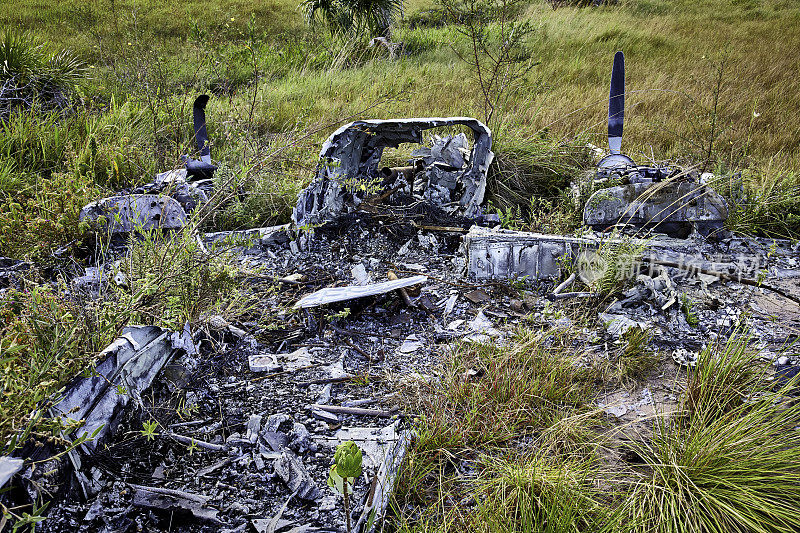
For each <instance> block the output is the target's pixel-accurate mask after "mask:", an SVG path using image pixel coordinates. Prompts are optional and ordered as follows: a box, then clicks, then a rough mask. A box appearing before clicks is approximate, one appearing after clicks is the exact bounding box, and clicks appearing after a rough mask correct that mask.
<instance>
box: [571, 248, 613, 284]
mask: <svg viewBox="0 0 800 533" xmlns="http://www.w3.org/2000/svg"><path fill="white" fill-rule="evenodd" d="M575 270H576V271H577V273H578V278H580V280H581V281H582V282H584V283H585V284H586V285H587V286H589V287H592V286H594V285H595V283H597V282H598V281H599V280H601V279H602V278H603V276H605V274H606V272H607V271H608V261H606V260H605V258H604V257H603V256H601V255H600V254H598V253H597V252H594V251H592V250H588V251H583V252H581V253H580V254H579V255H578V257H577V259H576V261H575Z"/></svg>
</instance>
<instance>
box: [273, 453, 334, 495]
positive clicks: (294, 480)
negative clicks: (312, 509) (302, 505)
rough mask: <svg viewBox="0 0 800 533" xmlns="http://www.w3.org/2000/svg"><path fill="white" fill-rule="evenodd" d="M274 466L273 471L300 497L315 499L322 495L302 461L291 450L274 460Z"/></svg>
mask: <svg viewBox="0 0 800 533" xmlns="http://www.w3.org/2000/svg"><path fill="white" fill-rule="evenodd" d="M274 466H275V473H276V474H278V475H279V476H280V478H281V479H282V480H283V482H284V483H286V486H287V487H289V490H291V491H292V492H295V493H297V496H298V497H300V498H301V499H303V500H312V501H316V500H319V499H320V498H321V497H322V493H321V492H320V490H319V487H317V485H316V483H314V480H313V479H312V478H311V476H310V475H309V474H308V471H307V470H306V469H305V467H304V466H303V463H301V462H300V460H299V459H298V458H297V456H296V455H295V454H293V453H292V452H290V451H288V450H286V451H284V452H283V453H282V454H281V456H280V458H279V459H277V460H276V461H275V464H274Z"/></svg>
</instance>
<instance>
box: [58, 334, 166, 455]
mask: <svg viewBox="0 0 800 533" xmlns="http://www.w3.org/2000/svg"><path fill="white" fill-rule="evenodd" d="M173 336H174V335H173V334H172V333H171V332H169V331H166V330H162V329H161V328H158V327H156V326H127V327H126V328H125V329H124V330H123V335H122V336H121V337H119V338H118V339H116V340H115V341H114V342H113V343H111V345H109V346H108V347H107V348H106V349H105V350H103V352H101V354H100V358H101V362H100V363H98V364H97V366H96V367H95V369H94V372H92V374H91V375H88V376H79V377H78V378H76V379H75V380H74V381H73V382H72V383H70V384H69V385H68V386H67V388H66V391H65V393H64V397H63V399H62V400H61V401H60V402H59V403H58V404H56V405H55V406H54V407H53V410H54V411H55V412H56V413H58V414H60V415H61V416H63V417H68V418H71V419H73V420H84V424H83V426H81V427H80V428H79V429H77V430H76V431H75V435H76V436H79V435H84V434H88V435H92V434H93V433H94V432H95V431H96V432H97V434H96V438H95V439H89V440H87V441H86V442H84V443H83V447H84V449H86V450H88V451H92V450H94V448H95V447H96V446H97V445H98V444H99V443H100V442H102V440H103V439H104V438H106V437H107V436H108V434H109V433H110V432H111V431H112V429H113V426H114V423H115V422H116V421H117V420H118V418H119V415H120V414H121V413H122V411H123V410H124V409H125V407H126V406H127V405H128V403H129V402H130V400H131V399H132V398H133V399H138V398H139V395H140V394H141V393H142V392H143V391H144V390H145V389H147V388H148V387H150V385H151V384H152V382H153V380H154V379H155V377H156V375H157V374H158V372H159V371H160V370H161V368H162V367H163V366H164V365H165V364H166V363H167V361H168V360H169V358H170V357H171V356H172V354H173V353H174V350H175V346H174V344H175V342H176V341H175V339H173V338H172V337H173Z"/></svg>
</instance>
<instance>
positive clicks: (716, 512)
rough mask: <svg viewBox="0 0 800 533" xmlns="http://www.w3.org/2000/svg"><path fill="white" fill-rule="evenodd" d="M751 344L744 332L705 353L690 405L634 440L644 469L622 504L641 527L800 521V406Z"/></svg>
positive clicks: (667, 530) (771, 525) (755, 527)
mask: <svg viewBox="0 0 800 533" xmlns="http://www.w3.org/2000/svg"><path fill="white" fill-rule="evenodd" d="M750 343H751V341H750V339H749V338H748V337H746V336H742V335H735V336H733V337H732V338H731V339H730V340H729V341H728V343H727V344H726V345H725V347H724V348H723V349H722V350H717V351H715V350H713V349H709V350H706V351H705V352H704V354H703V356H701V358H700V361H699V364H698V367H697V369H696V370H695V371H694V375H693V376H692V377H690V385H689V389H688V391H687V396H686V398H685V405H686V407H687V412H686V413H685V414H684V415H675V416H673V417H672V418H669V419H667V418H663V419H659V420H658V421H657V422H656V423H655V427H654V433H653V436H652V437H651V438H650V439H648V440H644V441H641V442H639V443H638V444H637V445H635V448H636V452H637V453H638V455H639V456H640V457H641V458H642V461H643V465H644V468H643V469H642V470H640V471H639V472H638V480H637V481H636V482H635V483H634V484H633V486H632V490H631V492H630V494H629V495H628V497H627V499H626V501H625V503H624V505H623V508H624V509H625V512H626V513H627V516H628V517H629V518H630V519H631V520H633V521H634V522H635V523H636V524H637V527H636V528H634V529H633V530H634V531H652V532H656V533H661V532H664V533H673V532H679V531H681V532H682V531H697V532H700V533H705V532H709V533H711V532H713V533H717V532H719V533H722V532H731V531H734V532H745V531H747V532H758V533H760V532H765V533H766V532H774V531H797V530H798V528H800V516H798V515H797V513H796V512H795V509H796V508H797V506H798V505H799V504H800V463H799V462H798V461H797V457H798V456H800V455H799V454H800V434H799V433H798V432H797V430H796V428H797V426H798V424H800V405H796V404H795V405H792V404H790V403H785V402H783V401H781V394H777V395H776V394H773V393H771V389H770V384H769V383H767V382H766V381H765V380H764V379H763V375H762V374H760V372H761V371H763V370H761V371H760V370H759V369H757V367H754V364H753V362H752V359H753V353H754V350H753V349H752V347H751V344H750ZM762 366H763V365H762ZM759 378H761V379H759ZM787 390H788V389H787V388H784V390H783V391H781V392H783V393H786V392H787Z"/></svg>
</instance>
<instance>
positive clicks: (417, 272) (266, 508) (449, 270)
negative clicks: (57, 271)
mask: <svg viewBox="0 0 800 533" xmlns="http://www.w3.org/2000/svg"><path fill="white" fill-rule="evenodd" d="M612 92H613V87H612ZM613 99H614V98H613V97H612V100H613ZM203 107H204V106H203ZM203 121H204V117H203ZM436 128H445V129H447V128H450V129H453V128H462V129H466V130H467V131H466V132H464V131H462V132H460V133H454V132H450V131H448V133H446V134H443V135H441V136H428V137H427V138H426V132H428V130H433V129H436ZM610 132H611V129H610ZM612 138H613V137H612ZM407 143H416V144H421V145H424V146H422V147H420V148H418V149H417V150H415V151H413V152H411V155H410V160H409V161H407V162H405V163H404V164H402V165H400V166H388V165H385V166H383V165H382V164H381V162H382V159H384V156H385V150H386V149H387V148H398V147H400V146H401V145H404V144H407ZM203 146H205V143H201V146H200V147H201V149H202V147H203ZM613 152H614V145H613V144H612V156H616V155H621V154H615V153H613ZM492 157H493V154H492V151H491V133H490V132H489V130H488V129H487V128H486V127H485V126H484V125H483V124H481V123H480V122H479V121H477V120H474V119H469V118H463V117H456V118H428V119H409V120H389V121H380V120H365V121H357V122H354V123H352V124H349V125H347V126H344V127H342V128H341V129H339V130H337V131H336V132H335V133H334V134H333V135H332V136H331V137H330V138H329V139H328V141H327V142H326V143H325V145H324V146H323V149H322V152H321V154H320V165H319V167H318V170H317V174H316V176H315V178H314V181H313V182H312V183H311V185H309V187H308V188H307V189H306V190H304V191H303V192H302V193H301V194H300V196H299V198H298V202H297V207H296V208H295V210H294V214H293V224H291V225H285V226H277V227H272V228H261V229H256V230H248V231H244V232H226V233H214V234H206V235H204V236H202V239H203V241H204V245H205V246H206V247H207V248H208V250H209V251H210V252H213V251H214V250H215V249H220V248H226V249H229V248H231V247H233V249H235V250H236V252H237V253H236V256H235V263H236V264H235V266H236V267H237V269H238V271H239V272H240V273H241V276H242V279H243V283H245V284H246V285H247V286H248V287H249V288H250V290H251V291H252V294H253V295H255V296H256V300H257V302H258V303H257V308H256V310H255V311H254V313H252V315H253V316H258V317H260V318H259V319H258V320H252V321H244V322H241V323H229V322H227V321H226V320H225V319H224V318H223V317H221V316H216V315H210V316H206V317H205V318H204V320H202V322H201V323H200V324H197V325H195V326H194V327H189V325H187V327H185V328H184V329H183V330H181V331H167V330H163V329H161V328H156V327H152V326H146V327H142V326H129V327H128V328H126V330H125V331H124V332H123V335H122V336H121V337H120V338H119V339H117V341H115V342H114V343H112V345H111V346H109V347H108V348H107V349H106V350H105V351H104V353H103V354H102V357H101V361H100V363H98V366H97V372H96V375H92V376H76V378H75V380H74V381H73V382H72V383H71V384H70V386H69V387H68V388H67V390H66V393H65V395H64V398H63V400H62V401H61V402H60V403H58V404H57V406H56V409H57V410H58V412H60V413H61V415H62V416H69V417H72V418H76V417H77V418H80V419H82V420H84V421H85V422H84V425H83V427H82V428H80V429H79V430H76V432H75V433H74V434H72V435H65V438H66V439H69V440H73V441H74V440H76V439H78V440H80V439H83V438H86V437H89V436H91V438H88V439H86V440H85V441H83V440H81V441H80V442H81V444H80V446H78V447H77V448H76V449H75V450H73V451H71V452H70V453H68V454H66V456H62V457H59V456H57V452H58V450H59V448H58V444H56V443H54V444H52V445H51V446H46V447H44V448H37V449H35V450H31V449H28V450H26V451H25V452H24V453H23V455H22V457H14V458H3V460H2V463H0V465H2V468H0V473H2V477H0V481H1V482H3V483H8V485H9V486H10V487H13V488H12V489H11V490H10V491H8V492H6V493H5V494H3V496H2V497H3V498H4V499H5V501H9V502H10V501H15V502H31V501H37V500H39V499H48V500H50V501H51V503H50V506H49V509H48V519H47V520H46V521H44V522H43V523H42V524H40V525H39V526H38V528H39V529H40V530H42V531H47V532H66V531H77V530H87V531H102V532H105V533H111V532H126V531H164V532H166V531H178V532H180V531H185V532H190V531H214V532H245V531H257V532H294V533H301V532H311V531H345V530H346V525H345V524H347V523H348V516H345V510H344V508H343V506H342V499H341V497H339V496H337V494H336V492H334V491H333V490H331V488H329V487H328V484H327V480H328V478H329V473H330V468H331V461H332V458H333V457H334V451H335V449H336V447H337V446H338V445H339V444H342V443H344V442H347V441H353V442H355V443H356V444H357V445H358V447H359V448H360V449H361V450H362V452H363V472H362V473H361V474H359V475H358V477H356V478H355V479H354V481H353V483H352V496H351V498H350V500H349V501H350V502H351V505H350V507H349V508H348V510H347V514H348V515H349V521H350V522H352V525H353V528H354V531H358V532H359V533H366V532H369V531H375V530H378V529H380V527H382V524H383V520H384V518H385V516H386V515H387V512H388V510H389V508H390V500H391V495H392V492H393V490H394V489H395V488H396V483H397V479H398V474H399V472H400V471H401V469H402V465H403V461H404V459H405V457H406V456H407V454H408V452H409V450H410V449H411V447H412V446H413V443H414V425H413V420H412V418H413V415H414V413H413V410H412V409H413V408H412V407H411V405H410V403H409V401H408V398H409V397H410V395H411V392H413V390H414V389H415V387H416V384H418V383H419V382H420V380H423V381H431V380H436V379H437V375H438V373H439V371H440V367H439V365H440V363H441V356H442V354H443V353H444V352H446V351H447V350H450V349H452V347H453V346H456V345H457V344H459V343H494V344H500V345H502V344H503V343H506V342H509V339H510V336H511V333H510V332H511V331H512V330H513V329H514V328H516V327H519V326H524V327H527V328H537V329H541V330H557V329H564V328H575V329H577V330H580V331H581V332H582V333H581V335H582V337H583V340H582V342H583V343H584V344H585V345H586V346H588V347H590V348H591V349H589V350H587V351H586V353H587V354H589V355H587V360H586V361H585V364H586V365H590V364H592V361H591V360H589V359H588V358H590V357H591V358H598V359H606V360H610V361H612V360H613V359H614V357H616V356H617V355H618V353H619V351H620V348H619V346H620V343H621V342H622V340H623V339H624V338H625V336H626V335H629V333H630V332H631V331H646V332H647V333H648V342H649V343H650V344H651V347H652V349H654V350H658V351H659V352H660V353H664V354H669V355H668V356H667V358H668V360H667V361H665V364H667V365H668V366H667V367H665V368H667V370H666V371H665V373H662V376H661V377H660V381H659V380H656V381H654V382H653V383H651V385H650V386H649V387H648V388H646V389H645V390H643V391H639V393H637V396H636V397H637V398H639V397H641V399H638V400H636V401H633V400H632V401H631V403H629V404H626V403H625V402H624V401H623V402H622V403H621V404H620V403H619V402H616V403H614V405H611V404H610V403H609V402H608V399H607V398H605V399H604V398H600V397H599V398H598V407H599V408H601V409H605V410H606V412H607V413H608V416H609V417H614V418H615V419H619V420H622V421H624V422H626V423H627V422H632V421H637V420H639V419H643V417H646V415H647V409H645V407H647V406H649V407H652V409H657V408H660V407H663V406H664V405H667V404H669V403H670V402H671V401H673V400H672V399H671V398H673V397H674V390H671V389H670V388H669V387H667V386H661V385H663V383H664V382H665V379H664V378H663V376H664V375H665V374H666V375H667V376H669V375H672V376H674V375H675V374H676V373H677V372H681V371H684V370H685V369H686V368H687V367H691V366H692V365H693V364H694V362H695V361H696V359H697V353H698V352H699V351H700V350H701V349H703V347H704V345H705V344H707V343H709V342H712V341H713V340H715V339H719V340H724V339H725V338H727V337H728V336H730V335H732V334H733V333H734V332H735V331H736V330H737V328H740V327H744V326H746V327H748V328H749V329H750V331H752V332H754V333H755V334H756V335H757V336H758V338H759V340H760V342H761V343H762V345H763V348H764V349H765V351H764V353H765V354H766V356H767V357H770V358H772V359H774V363H775V365H776V378H777V379H783V378H785V377H788V376H790V375H792V371H793V370H794V369H795V368H796V366H795V364H794V363H795V362H796V361H795V359H796V355H797V354H796V353H795V352H792V344H791V342H792V340H793V339H796V338H797V332H798V327H799V326H800V313H798V309H797V307H796V304H795V303H796V302H797V301H798V294H800V287H798V280H800V277H798V276H797V275H796V273H797V272H798V269H797V267H798V264H797V262H798V255H800V254H799V253H798V252H800V250H798V247H797V245H796V244H794V245H793V244H792V243H790V242H788V241H779V240H766V239H756V238H742V237H735V236H733V235H730V234H728V233H727V232H725V231H724V229H723V224H724V219H725V217H726V216H727V211H726V210H725V206H724V200H722V198H721V197H719V198H717V197H715V196H713V194H716V193H713V190H712V189H710V188H709V187H708V186H707V185H704V184H702V183H700V182H699V181H692V178H691V177H689V178H686V179H684V178H680V179H679V180H677V181H676V180H674V179H673V178H676V177H677V176H679V175H680V174H681V172H678V173H677V174H674V173H673V172H672V170H665V171H664V172H661V171H658V172H655V171H653V172H651V174H652V175H651V176H649V177H648V172H650V171H648V170H646V169H643V168H641V167H636V166H635V165H632V163H630V162H628V161H627V160H625V159H621V158H619V157H613V158H612V161H610V162H609V160H604V162H601V165H600V166H599V168H598V172H597V177H596V180H597V181H598V182H599V183H594V184H593V186H601V187H602V186H603V184H604V183H606V184H607V185H609V187H607V188H606V189H603V188H600V189H599V190H598V191H597V192H595V194H598V193H600V192H603V191H606V193H605V194H606V196H605V197H602V198H601V199H600V200H598V201H597V202H595V204H598V203H600V201H601V200H602V201H606V200H607V201H608V202H609V204H613V205H611V206H610V207H603V208H602V209H599V208H598V207H597V205H595V204H592V205H591V206H589V205H588V204H587V212H586V215H585V217H586V218H585V222H586V226H588V228H589V229H585V230H584V231H581V232H580V233H579V234H576V235H574V236H562V235H541V234H535V233H527V232H519V231H508V230H503V229H501V228H500V227H499V220H498V218H497V217H496V216H493V215H491V214H487V213H486V212H485V211H484V209H485V192H486V179H487V171H488V167H489V165H490V163H491V161H492ZM200 161H201V162H202V164H203V165H209V166H213V165H212V164H211V162H210V158H209V159H208V161H204V160H202V159H201V160H200ZM195 163H196V162H195ZM198 164H199V163H198ZM190 166H191V165H190V164H189V162H187V169H186V172H187V174H186V175H187V176H188V175H189V174H190V173H191V170H190ZM609 169H612V170H611V171H609ZM206 171H208V172H213V170H210V169H208V168H207V169H206ZM204 172H205V171H204ZM612 174H613V176H612ZM173 177H175V178H176V179H180V178H182V176H181V175H175V176H173ZM206 179H207V178H206ZM603 179H606V180H607V182H603V181H602V180H603ZM626 179H627V182H625V183H622V182H621V181H624V180H626ZM648 179H649V181H648ZM190 181H191V180H190ZM617 182H620V183H617ZM664 183H667V184H669V183H678V184H679V185H678V186H677V188H676V189H675V190H674V191H673V192H671V193H668V194H667V193H665V192H664V191H663V190H662V191H661V192H660V193H658V194H655V193H654V194H652V195H650V196H648V195H647V194H644V193H641V192H640V193H637V194H639V196H637V197H635V198H634V199H632V200H631V199H629V198H628V197H627V196H626V195H627V194H628V193H627V192H625V193H624V194H622V193H619V194H618V192H615V189H614V187H630V186H636V187H640V188H642V187H643V188H644V189H643V190H644V191H645V193H646V192H647V191H650V188H651V187H663V184H664ZM681 184H684V185H681ZM187 186H188V185H187ZM686 187H690V188H691V189H692V191H696V192H697V191H699V192H698V194H699V195H700V196H699V197H702V198H706V199H708V198H712V200H711V203H712V204H713V205H716V206H717V208H718V209H717V210H716V211H715V212H714V213H711V211H710V210H709V209H710V208H708V209H707V206H706V207H703V209H695V210H692V209H671V210H670V209H668V210H667V211H666V212H665V211H664V205H663V202H666V203H667V205H670V206H676V205H681V201H682V200H683V199H685V193H686V190H685V188H686ZM626 190H627V189H626ZM636 190H637V191H638V189H636ZM634 192H636V191H634ZM651 192H652V191H651ZM712 193H713V194H712ZM665 195H666V196H665ZM669 195H672V196H669ZM699 197H693V199H694V200H697V198H699ZM119 198H120V199H117V200H113V201H108V202H106V203H105V204H102V205H101V204H97V205H95V206H94V207H93V208H92V209H94V208H97V209H96V213H95V215H93V216H96V217H97V219H98V220H99V217H100V216H103V217H105V218H106V220H110V221H113V222H112V223H111V225H109V226H108V227H109V228H111V229H110V230H109V231H111V232H112V233H119V234H124V233H129V232H131V231H136V229H135V228H137V227H140V226H142V225H144V224H143V223H144V222H147V223H148V224H151V225H152V227H156V228H161V229H166V230H169V229H177V228H180V227H181V225H182V224H183V223H185V213H186V208H185V207H184V206H183V205H180V202H179V200H178V199H175V198H172V197H166V196H164V195H163V194H162V195H159V196H155V197H154V198H156V199H151V198H146V199H142V197H141V196H136V195H134V196H130V195H128V196H125V195H122V196H120V197H119ZM165 198H169V200H166V199H165ZM603 198H605V199H606V200H604V199H603ZM648 198H656V200H654V201H649V200H648ZM665 198H666V199H665ZM620 199H621V200H620ZM170 200H172V201H174V202H176V203H177V204H179V205H178V206H177V207H179V208H180V210H178V208H177V207H175V205H173V204H172V203H171V202H170ZM629 200H630V201H629ZM690 200H691V199H690ZM619 201H625V202H627V203H626V204H624V205H623V211H624V212H626V213H632V212H634V213H638V214H639V215H641V216H643V217H645V218H643V219H641V220H640V219H638V218H635V217H628V218H626V217H624V216H618V215H619V213H618V211H619V209H618V208H616V207H614V205H617V203H618V202H619ZM720 201H721V202H722V203H720ZM141 202H143V203H141ZM148 202H161V203H158V204H156V205H151V204H150V203H148ZM658 202H662V203H658ZM698 202H699V201H698ZM698 202H695V204H698ZM140 203H141V205H140ZM590 204H591V202H590ZM704 205H705V204H704ZM170 206H171V207H170ZM653 206H655V207H653ZM659 206H661V207H659ZM614 209H617V211H614ZM88 211H90V210H87V213H88ZM600 211H602V213H605V214H606V215H608V213H612V212H613V213H616V215H615V216H616V218H615V219H614V220H613V224H609V226H615V227H620V226H621V227H624V228H630V229H632V230H633V231H635V232H639V231H640V230H642V229H643V228H645V229H647V231H649V232H650V233H649V235H650V236H649V238H647V239H630V238H624V237H622V236H620V234H619V233H613V234H608V233H600V232H595V231H592V230H591V228H596V229H608V228H607V226H606V223H607V221H606V220H605V219H601V218H598V217H597V216H595V215H596V214H597V213H598V212H600ZM652 212H657V213H658V217H655V218H654V217H651V218H649V219H648V218H646V217H647V216H649V214H652ZM100 213H102V215H101V214H100ZM167 213H173V214H174V216H168V215H167V216H165V214H167ZM181 213H183V214H184V217H183V218H182V217H181ZM648 213H649V214H648ZM709 213H711V214H709ZM155 215H158V216H155ZM87 216H88V215H87ZM604 216H605V215H604ZM608 216H609V217H611V215H608ZM137 217H144V218H138V222H136V221H134V222H131V220H133V219H137ZM611 218H613V217H611ZM609 220H610V219H609ZM126 221H127V222H126ZM598 221H599V222H598ZM601 226H602V227H601ZM687 229H688V231H687ZM659 230H663V231H665V232H666V233H661V234H658V233H655V232H657V231H659ZM684 237H686V238H684ZM626 250H627V252H626ZM619 258H624V261H622V262H621V263H620V261H619ZM754 258H755V259H754ZM3 265H5V263H3ZM21 268H24V267H23V266H22V265H20V264H9V266H8V269H21ZM13 272H14V271H12V270H9V272H8V273H7V276H13ZM90 274H91V273H87V274H86V275H85V276H89V277H91V275H90ZM612 274H613V275H612ZM4 275H5V274H4ZM108 278H110V277H108ZM84 281H86V280H84ZM89 281H90V282H95V281H96V280H94V278H92V279H90V280H89ZM100 282H102V281H100ZM106 282H113V279H112V280H110V281H108V280H107V281H106ZM608 283H611V284H612V285H613V284H618V285H619V288H618V289H615V290H612V291H610V294H611V295H612V297H608V296H607V294H609V291H608V290H607V287H606V284H608ZM578 287H580V288H578ZM586 302H590V304H589V305H590V306H591V312H590V313H589V317H588V319H587V318H586V305H587V304H586ZM787 302H789V305H786V303H787ZM787 341H789V342H788V343H787ZM787 346H788V349H787ZM645 404H646V405H645ZM32 461H42V462H40V463H36V465H35V466H32V465H31V462H32Z"/></svg>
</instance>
